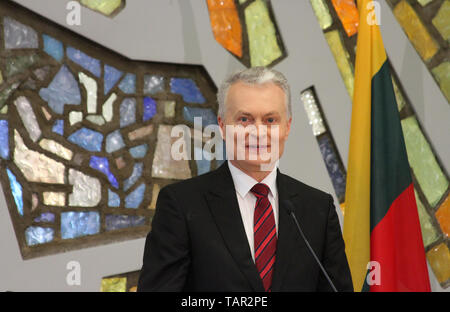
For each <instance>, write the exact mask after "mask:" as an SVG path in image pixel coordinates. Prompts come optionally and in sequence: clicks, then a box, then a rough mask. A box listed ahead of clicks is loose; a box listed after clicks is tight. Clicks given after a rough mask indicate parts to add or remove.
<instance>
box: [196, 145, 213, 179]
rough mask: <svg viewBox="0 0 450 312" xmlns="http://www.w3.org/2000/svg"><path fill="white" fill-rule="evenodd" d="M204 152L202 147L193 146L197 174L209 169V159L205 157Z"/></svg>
mask: <svg viewBox="0 0 450 312" xmlns="http://www.w3.org/2000/svg"><path fill="white" fill-rule="evenodd" d="M204 154H206V151H203V149H202V148H199V147H194V155H195V156H194V157H195V162H196V163H197V175H201V174H204V173H207V172H209V171H210V170H211V161H210V160H207V159H205V156H204Z"/></svg>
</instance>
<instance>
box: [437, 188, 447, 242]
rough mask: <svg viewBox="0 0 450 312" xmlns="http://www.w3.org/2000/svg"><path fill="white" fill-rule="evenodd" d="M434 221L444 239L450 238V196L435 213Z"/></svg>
mask: <svg viewBox="0 0 450 312" xmlns="http://www.w3.org/2000/svg"><path fill="white" fill-rule="evenodd" d="M436 219H437V220H438V222H439V225H440V226H441V229H442V232H443V233H444V235H445V236H446V237H449V236H450V194H449V195H448V196H447V198H446V199H445V200H444V202H443V203H442V204H441V206H440V207H439V209H438V211H437V212H436Z"/></svg>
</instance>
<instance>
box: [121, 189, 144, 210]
mask: <svg viewBox="0 0 450 312" xmlns="http://www.w3.org/2000/svg"><path fill="white" fill-rule="evenodd" d="M145 189H146V186H145V184H141V185H139V186H138V187H137V188H136V189H135V190H134V191H132V192H131V193H130V194H129V195H128V196H127V197H126V198H125V208H133V209H137V208H138V207H139V206H140V205H141V203H142V200H143V199H144V193H145Z"/></svg>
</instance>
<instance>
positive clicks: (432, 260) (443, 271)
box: [427, 243, 450, 288]
mask: <svg viewBox="0 0 450 312" xmlns="http://www.w3.org/2000/svg"><path fill="white" fill-rule="evenodd" d="M427 260H428V263H429V264H430V266H431V268H432V269H433V273H434V275H435V276H436V279H437V280H438V282H439V283H440V284H441V286H442V287H444V288H445V287H448V286H449V284H450V265H449V264H450V251H449V249H448V246H447V245H446V244H445V243H440V244H439V245H437V246H435V247H433V248H432V249H431V250H429V251H428V252H427Z"/></svg>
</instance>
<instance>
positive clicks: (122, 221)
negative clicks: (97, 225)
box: [105, 215, 145, 231]
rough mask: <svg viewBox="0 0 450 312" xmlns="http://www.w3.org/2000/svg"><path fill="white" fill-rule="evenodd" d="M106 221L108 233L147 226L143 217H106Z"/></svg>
mask: <svg viewBox="0 0 450 312" xmlns="http://www.w3.org/2000/svg"><path fill="white" fill-rule="evenodd" d="M105 221H106V222H105V223H106V230H107V231H113V230H120V229H124V228H128V227H135V226H141V225H145V217H143V216H127V215H106V218H105Z"/></svg>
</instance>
